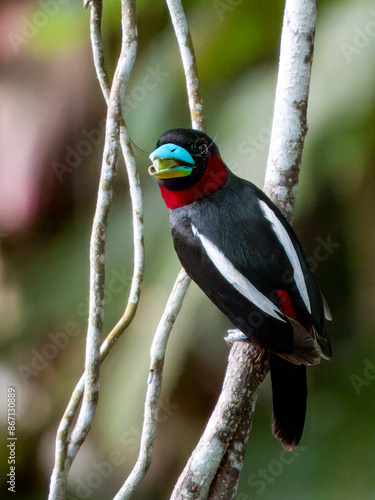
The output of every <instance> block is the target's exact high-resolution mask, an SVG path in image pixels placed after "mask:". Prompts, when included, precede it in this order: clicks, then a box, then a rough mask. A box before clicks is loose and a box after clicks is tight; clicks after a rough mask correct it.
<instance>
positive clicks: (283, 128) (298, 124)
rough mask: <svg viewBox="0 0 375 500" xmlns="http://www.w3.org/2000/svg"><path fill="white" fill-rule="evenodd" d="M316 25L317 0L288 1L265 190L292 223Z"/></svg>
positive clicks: (305, 123) (304, 130) (305, 125)
mask: <svg viewBox="0 0 375 500" xmlns="http://www.w3.org/2000/svg"><path fill="white" fill-rule="evenodd" d="M315 24H316V0H287V1H286V5H285V12H284V22H283V31H282V38H281V47H280V63H279V73H278V78H277V86H276V96H275V107H274V115H273V122H272V130H271V142H270V149H269V154H268V160H267V170H266V178H265V184H264V191H265V193H266V194H267V195H268V196H269V197H270V198H271V200H272V201H273V202H274V203H275V204H276V205H277V206H278V207H279V209H280V210H281V211H282V212H283V214H284V215H285V217H286V218H287V219H288V221H289V222H290V223H291V222H292V219H293V210H294V203H295V200H296V194H297V186H298V178H299V172H300V168H301V159H302V151H303V144H304V140H305V136H306V133H307V121H306V113H307V101H308V97H309V89H310V77H311V65H312V58H313V52H314V39H315Z"/></svg>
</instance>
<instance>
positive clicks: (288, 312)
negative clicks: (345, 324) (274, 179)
mask: <svg viewBox="0 0 375 500" xmlns="http://www.w3.org/2000/svg"><path fill="white" fill-rule="evenodd" d="M149 158H150V160H151V161H152V165H151V166H150V167H149V173H150V174H151V175H152V177H154V178H155V179H156V180H157V183H158V185H159V187H160V191H161V195H162V197H163V199H164V202H165V204H166V206H167V207H168V208H169V209H170V219H169V220H170V229H171V234H172V238H173V243H174V248H175V250H176V253H177V256H178V258H179V260H180V262H181V264H182V266H183V268H184V269H185V271H186V273H187V274H188V275H189V276H190V278H191V279H192V280H193V281H194V282H195V283H196V284H197V285H198V286H199V287H200V288H201V289H202V291H203V292H204V293H205V294H206V295H207V296H208V297H209V298H210V299H211V301H212V302H213V303H214V304H215V305H216V306H217V307H218V308H219V309H220V310H221V311H222V312H223V313H224V314H225V315H226V316H227V317H228V318H229V319H230V321H231V322H232V324H233V325H234V327H235V328H234V329H231V330H229V331H228V334H229V335H228V337H227V339H228V340H229V341H230V342H233V341H235V340H250V341H253V342H255V343H256V344H258V345H259V346H261V347H262V348H265V349H267V350H268V351H269V352H270V361H269V363H270V373H271V385H272V411H273V415H272V433H273V435H274V436H275V437H276V438H278V439H279V440H280V443H281V445H282V447H283V448H284V449H285V450H287V451H292V450H293V449H294V448H295V447H296V446H297V445H298V443H299V442H300V439H301V436H302V433H303V429H304V425H305V416H306V404H307V377H306V367H307V366H310V365H316V364H318V363H319V362H320V360H321V358H322V357H323V358H326V359H329V358H330V357H331V356H332V347H331V341H330V338H329V335H328V330H327V321H330V320H331V319H332V316H331V313H330V311H329V308H328V305H327V302H326V301H325V298H324V296H323V295H322V292H321V290H320V288H319V286H318V284H317V281H316V279H315V277H314V275H313V273H312V271H311V269H310V266H309V262H308V259H307V258H306V254H305V252H304V250H303V248H302V246H301V243H300V242H299V240H298V238H297V236H296V234H295V232H294V230H293V228H292V227H291V225H290V224H289V223H288V221H287V220H286V218H285V217H284V215H283V214H282V213H281V212H280V210H279V209H278V208H277V207H276V205H275V204H274V203H273V202H272V201H271V200H270V199H269V198H268V197H267V195H266V194H265V193H264V192H263V191H262V190H261V189H259V188H258V187H257V186H255V185H254V184H252V183H251V182H250V181H248V180H245V179H242V178H240V177H238V176H237V175H235V174H234V173H233V172H231V170H230V169H229V168H228V167H227V165H226V164H225V163H224V161H223V160H222V158H221V155H220V152H219V149H218V146H217V145H216V143H215V142H214V140H212V139H211V138H210V137H209V136H208V135H206V134H204V133H203V132H201V131H198V130H195V129H188V128H175V129H171V130H168V131H166V132H165V133H163V134H162V135H161V136H160V137H159V139H158V141H157V144H156V149H155V150H154V151H153V152H152V153H151V154H150V156H149Z"/></svg>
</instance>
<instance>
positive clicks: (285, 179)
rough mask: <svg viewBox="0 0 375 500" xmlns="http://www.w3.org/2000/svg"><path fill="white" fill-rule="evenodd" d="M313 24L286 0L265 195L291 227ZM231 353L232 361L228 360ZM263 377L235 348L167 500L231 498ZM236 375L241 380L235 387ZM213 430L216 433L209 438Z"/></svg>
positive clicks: (260, 363) (294, 0) (305, 4)
mask: <svg viewBox="0 0 375 500" xmlns="http://www.w3.org/2000/svg"><path fill="white" fill-rule="evenodd" d="M315 22H316V0H286V6H285V12H284V21H283V30H282V37H281V48H280V64H279V76H278V81H277V87H276V98H275V108H274V119H273V124H272V134H271V144H270V152H269V158H268V163H267V170H266V182H265V186H264V190H265V192H266V193H267V195H268V196H269V197H270V198H271V199H272V201H273V202H274V203H275V204H276V205H277V206H278V207H279V208H280V209H281V211H282V212H283V213H284V215H285V216H286V217H287V219H288V220H289V221H290V222H291V221H292V216H293V210H294V202H295V197H296V191H297V184H298V177H299V170H300V165H301V158H302V150H303V143H304V137H305V135H306V132H307V126H306V111H307V99H308V94H309V84H310V75H311V63H312V54H313V46H314V34H315ZM253 349H255V350H253ZM234 350H235V353H236V356H234V355H233V356H232V352H233V351H234ZM249 366H250V367H251V369H250V371H249ZM267 372H268V356H267V354H266V352H265V351H264V350H263V349H261V348H259V347H256V346H254V345H252V344H251V343H249V342H235V343H234V345H233V347H232V350H231V353H230V356H229V360H228V367H227V374H226V377H225V381H224V386H223V390H222V393H221V395H220V398H219V401H218V403H217V406H216V408H215V410H214V412H213V414H212V415H211V418H210V420H209V422H208V424H207V428H206V430H205V432H204V434H203V436H202V438H201V440H200V441H199V443H198V445H197V447H196V448H195V450H194V452H193V454H192V455H191V458H190V460H189V462H188V464H187V466H186V467H185V470H184V471H183V473H182V474H181V476H180V478H179V480H178V483H177V484H176V486H175V489H174V491H173V493H172V496H171V500H172V499H173V500H174V499H177V498H185V499H189V500H193V499H194V500H198V499H202V500H203V499H206V498H209V500H219V499H222V498H225V499H228V500H230V499H233V498H234V497H235V494H236V491H237V487H238V479H239V474H240V471H241V467H242V462H243V457H244V451H245V445H246V441H247V439H248V435H249V432H250V428H251V423H252V415H253V411H254V408H255V392H256V390H257V388H258V386H259V384H260V383H261V382H262V380H263V378H264V377H265V375H266V374H267ZM236 374H240V375H238V376H239V377H240V383H238V380H237V377H236ZM226 384H228V386H227V385H226ZM231 391H236V393H237V395H238V398H237V399H236V400H235V401H232V400H231V399H230V397H225V395H224V394H225V393H226V392H228V393H229V394H230V393H231ZM223 404H224V406H223V407H222V408H221V405H223ZM220 410H221V411H220ZM217 428H218V429H220V431H217V432H216V433H215V432H213V430H214V429H217ZM218 457H219V463H218Z"/></svg>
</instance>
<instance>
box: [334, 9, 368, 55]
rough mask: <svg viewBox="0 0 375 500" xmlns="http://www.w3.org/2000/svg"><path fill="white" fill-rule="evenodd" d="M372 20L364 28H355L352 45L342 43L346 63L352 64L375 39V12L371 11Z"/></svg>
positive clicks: (341, 47)
mask: <svg viewBox="0 0 375 500" xmlns="http://www.w3.org/2000/svg"><path fill="white" fill-rule="evenodd" d="M369 15H370V20H369V21H367V23H366V24H365V25H364V26H362V27H359V26H354V28H353V33H352V39H351V41H350V43H348V42H341V43H340V49H341V52H342V53H343V55H344V57H345V59H346V62H347V63H351V62H352V59H353V57H354V56H355V55H358V54H360V53H361V52H362V50H363V49H365V48H366V47H368V45H370V43H372V42H373V41H374V38H375V10H372V11H370V13H369Z"/></svg>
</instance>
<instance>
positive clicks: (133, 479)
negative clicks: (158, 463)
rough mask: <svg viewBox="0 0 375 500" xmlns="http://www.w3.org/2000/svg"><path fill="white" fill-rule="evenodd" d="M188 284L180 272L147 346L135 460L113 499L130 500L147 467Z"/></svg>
mask: <svg viewBox="0 0 375 500" xmlns="http://www.w3.org/2000/svg"><path fill="white" fill-rule="evenodd" d="M189 284H190V279H189V278H188V276H187V274H186V273H185V271H184V270H183V269H181V271H180V273H179V274H178V276H177V279H176V282H175V284H174V287H173V289H172V292H171V294H170V296H169V299H168V302H167V305H166V307H165V310H164V313H163V315H162V317H161V319H160V321H159V324H158V327H157V329H156V332H155V335H154V340H153V342H152V346H151V352H150V356H151V364H150V371H149V379H148V382H147V383H148V385H147V393H146V400H145V411H144V420H143V428H142V435H141V440H140V450H139V455H138V459H137V462H136V464H135V466H134V468H133V470H132V471H131V473H130V474H129V476H128V478H127V480H126V481H125V483H124V484H123V486H122V487H121V489H120V490H119V492H118V493H117V495H116V496H115V498H114V500H128V499H129V498H131V496H132V495H133V493H134V491H135V489H136V488H137V486H138V485H139V483H140V482H141V481H142V479H143V478H144V476H145V474H146V472H147V470H148V468H149V466H150V464H151V460H152V455H153V450H154V441H155V435H156V427H157V424H158V413H159V398H160V392H161V384H162V378H163V365H164V358H165V351H166V348H167V342H168V339H169V335H170V333H171V330H172V328H173V325H174V322H175V320H176V318H177V315H178V313H179V312H180V309H181V306H182V301H183V299H184V297H185V295H186V291H187V289H188V287H189Z"/></svg>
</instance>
